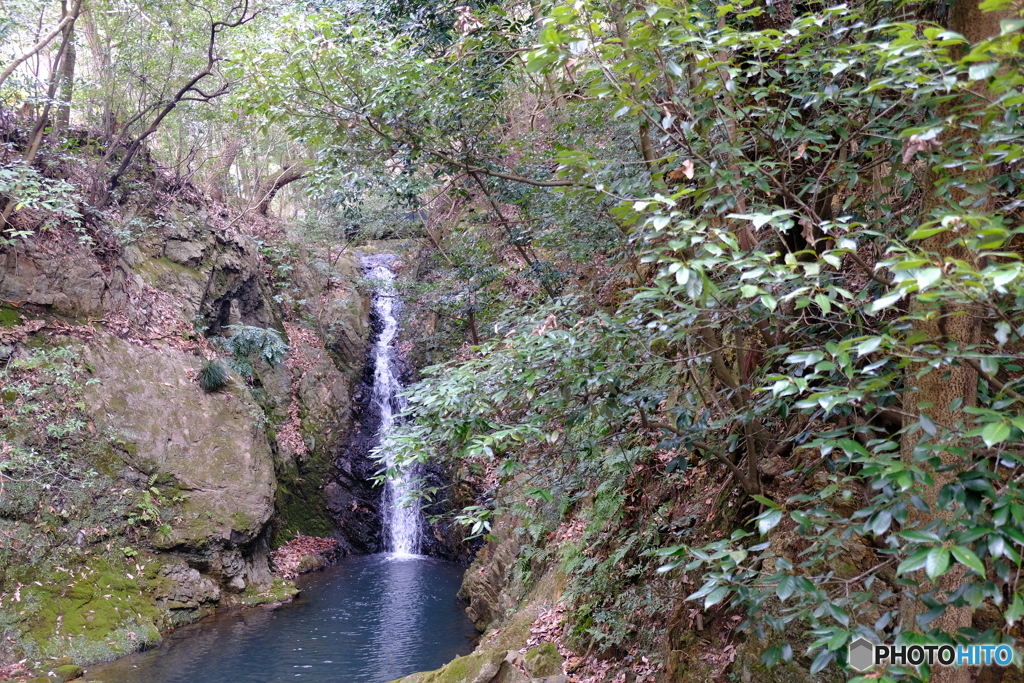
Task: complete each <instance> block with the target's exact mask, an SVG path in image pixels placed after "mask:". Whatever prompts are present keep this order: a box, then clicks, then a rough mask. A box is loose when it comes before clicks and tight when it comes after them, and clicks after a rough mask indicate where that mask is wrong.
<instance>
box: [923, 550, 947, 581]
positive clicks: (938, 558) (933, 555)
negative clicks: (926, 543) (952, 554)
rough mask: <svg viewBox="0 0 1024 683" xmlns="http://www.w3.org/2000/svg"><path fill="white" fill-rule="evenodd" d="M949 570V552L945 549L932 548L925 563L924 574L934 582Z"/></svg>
mask: <svg viewBox="0 0 1024 683" xmlns="http://www.w3.org/2000/svg"><path fill="white" fill-rule="evenodd" d="M948 568H949V551H948V550H946V549H945V548H932V549H931V550H929V551H928V556H927V557H926V558H925V562H924V573H925V574H927V575H928V578H929V579H931V580H932V581H934V580H935V579H937V578H939V577H940V576H942V575H943V574H945V573H946V569H948Z"/></svg>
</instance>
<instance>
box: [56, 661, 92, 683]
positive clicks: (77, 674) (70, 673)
mask: <svg viewBox="0 0 1024 683" xmlns="http://www.w3.org/2000/svg"><path fill="white" fill-rule="evenodd" d="M53 673H55V674H57V678H59V679H60V680H62V681H71V680H74V679H76V678H81V677H82V675H83V674H84V673H85V669H83V668H82V667H80V666H78V665H76V664H65V665H64V666H58V667H57V668H56V669H54V670H53Z"/></svg>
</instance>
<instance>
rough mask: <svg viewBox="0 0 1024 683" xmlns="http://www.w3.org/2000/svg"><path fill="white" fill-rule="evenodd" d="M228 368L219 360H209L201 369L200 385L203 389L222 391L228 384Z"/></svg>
mask: <svg viewBox="0 0 1024 683" xmlns="http://www.w3.org/2000/svg"><path fill="white" fill-rule="evenodd" d="M229 379H230V376H229V374H228V368H227V366H225V365H224V363H222V362H221V361H219V360H208V361H206V362H204V363H203V367H201V368H200V369H199V386H201V387H202V388H203V391H208V392H214V391H220V390H221V389H223V388H224V387H226V386H227V385H228V380H229Z"/></svg>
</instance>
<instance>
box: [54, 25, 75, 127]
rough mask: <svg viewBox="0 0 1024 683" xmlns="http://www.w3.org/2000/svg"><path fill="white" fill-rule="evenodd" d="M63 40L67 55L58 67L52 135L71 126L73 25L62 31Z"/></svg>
mask: <svg viewBox="0 0 1024 683" xmlns="http://www.w3.org/2000/svg"><path fill="white" fill-rule="evenodd" d="M64 32H65V34H67V35H66V37H65V40H67V43H68V49H67V53H66V54H65V55H64V62H63V63H62V64H61V67H60V101H61V104H60V105H59V106H58V107H57V117H56V119H55V120H54V122H53V132H54V134H57V133H60V132H61V131H64V130H67V128H68V126H69V125H70V124H71V96H72V95H73V94H74V89H75V61H76V59H77V55H76V54H75V24H74V22H72V23H70V24H68V26H67V28H65V29H64Z"/></svg>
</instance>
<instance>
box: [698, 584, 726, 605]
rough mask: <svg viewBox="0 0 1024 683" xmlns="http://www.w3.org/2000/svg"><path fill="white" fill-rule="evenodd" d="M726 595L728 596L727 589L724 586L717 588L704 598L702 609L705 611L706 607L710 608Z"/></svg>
mask: <svg viewBox="0 0 1024 683" xmlns="http://www.w3.org/2000/svg"><path fill="white" fill-rule="evenodd" d="M728 594H729V589H728V588H726V587H725V586H719V587H718V588H716V589H715V590H713V591H711V592H710V593H708V596H707V597H706V598H704V609H707V608H708V607H711V606H712V605H717V604H718V603H720V602H721V601H722V600H723V599H724V598H725V596H726V595H728Z"/></svg>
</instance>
